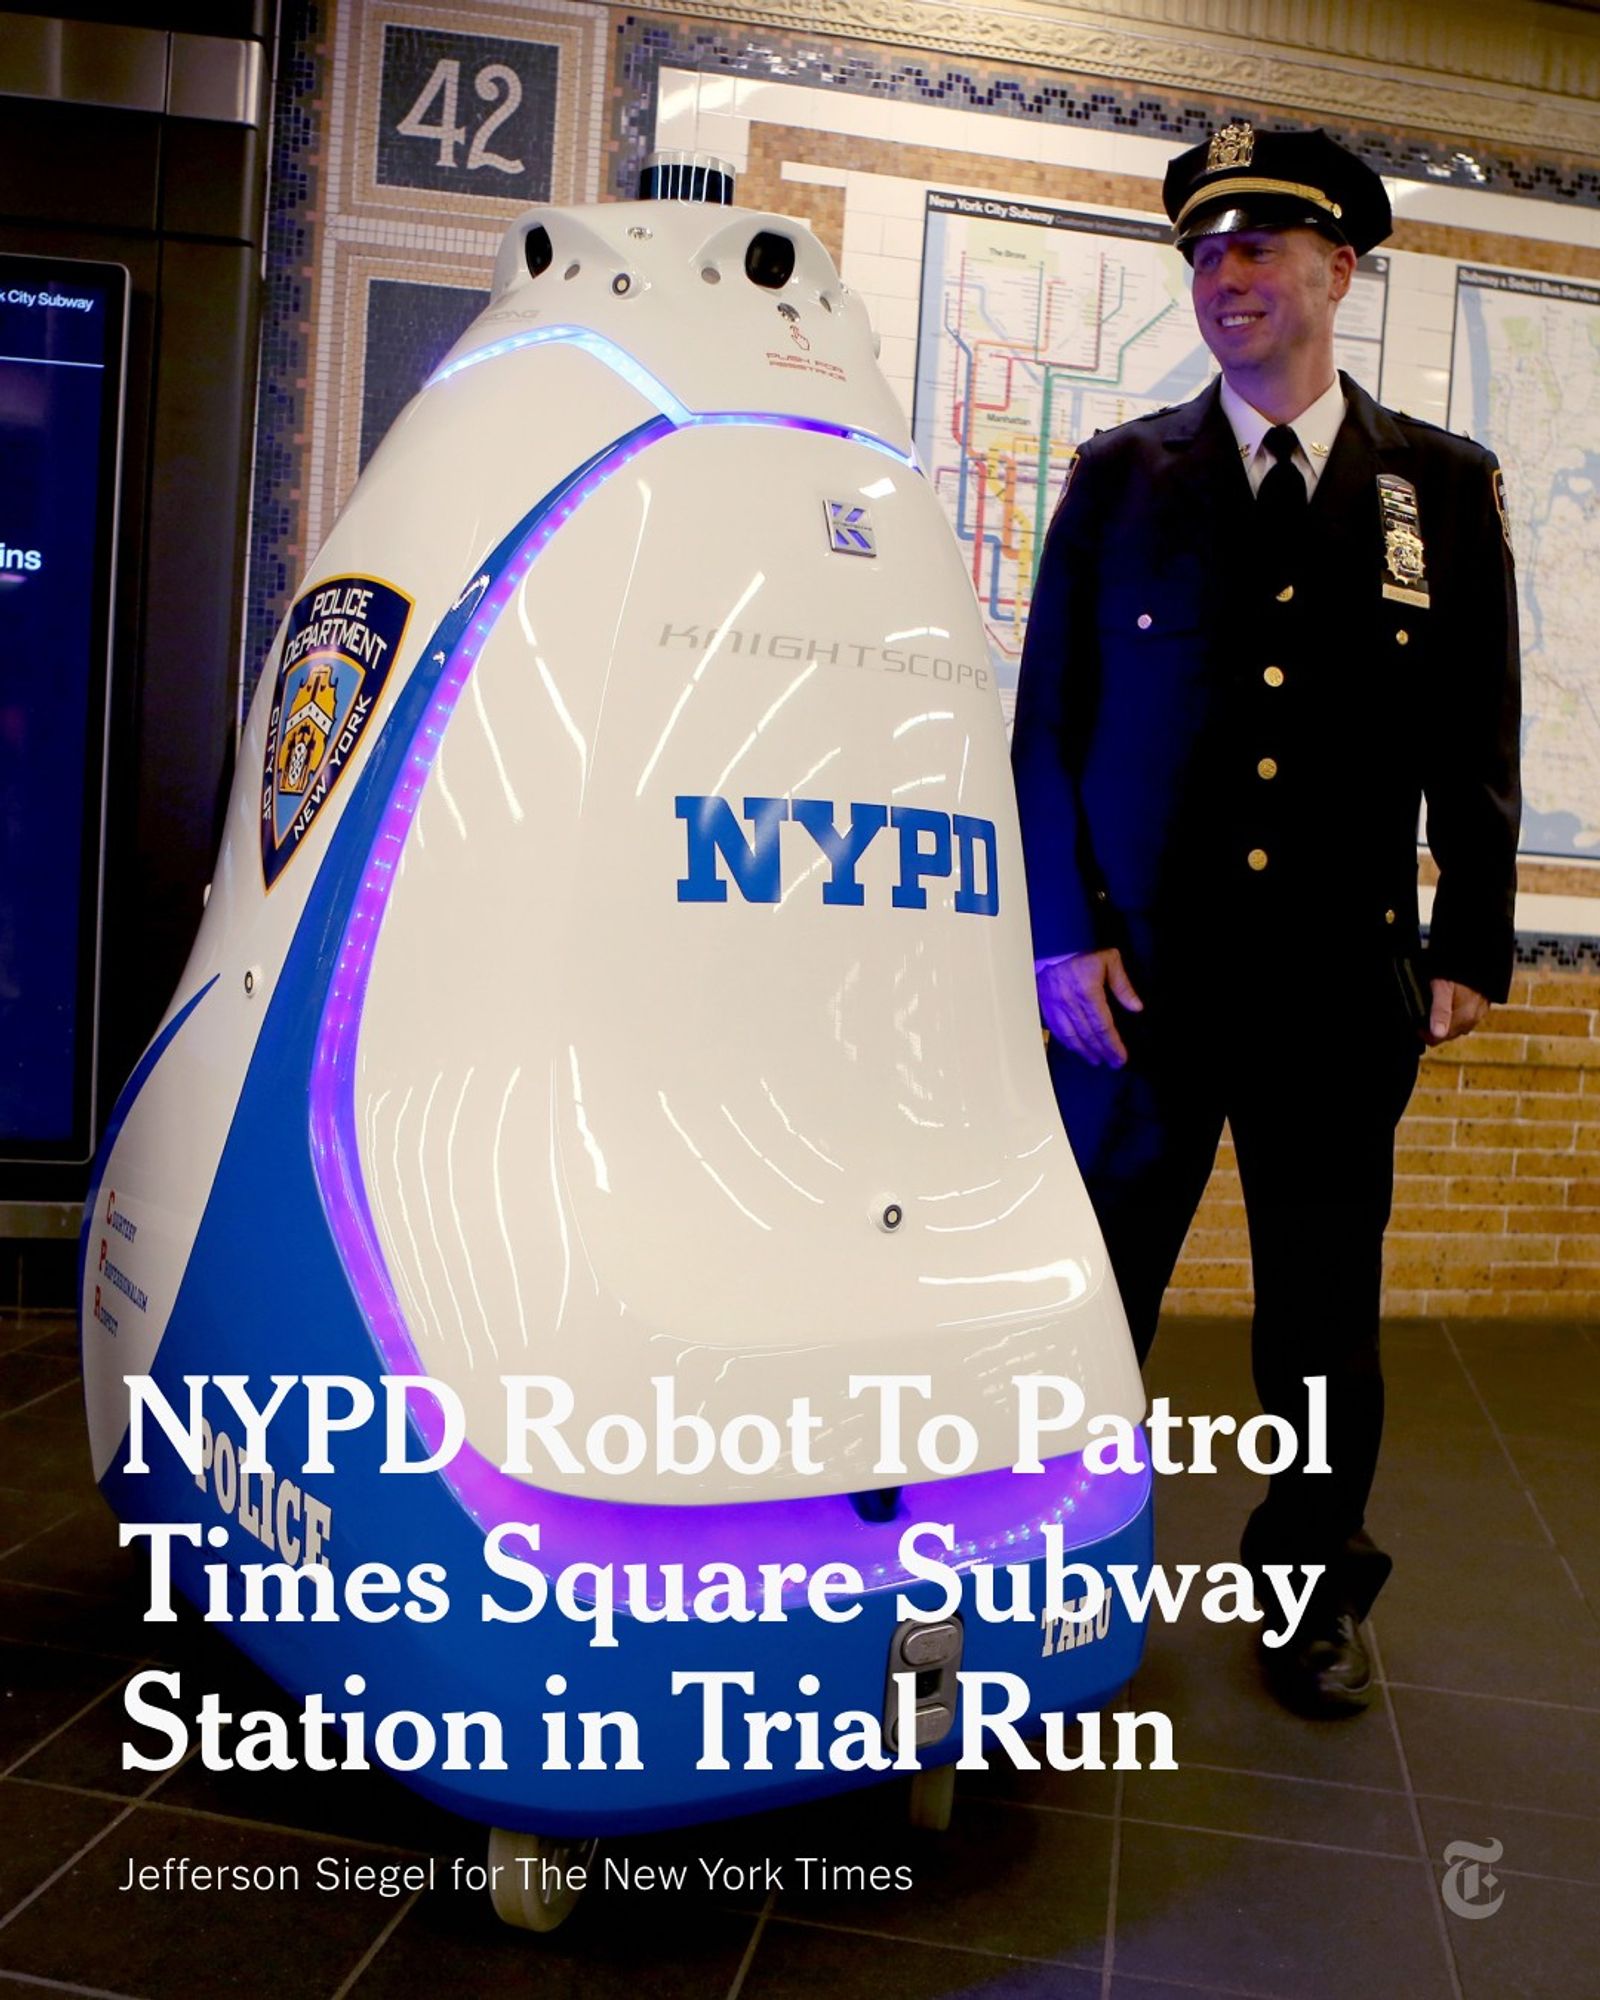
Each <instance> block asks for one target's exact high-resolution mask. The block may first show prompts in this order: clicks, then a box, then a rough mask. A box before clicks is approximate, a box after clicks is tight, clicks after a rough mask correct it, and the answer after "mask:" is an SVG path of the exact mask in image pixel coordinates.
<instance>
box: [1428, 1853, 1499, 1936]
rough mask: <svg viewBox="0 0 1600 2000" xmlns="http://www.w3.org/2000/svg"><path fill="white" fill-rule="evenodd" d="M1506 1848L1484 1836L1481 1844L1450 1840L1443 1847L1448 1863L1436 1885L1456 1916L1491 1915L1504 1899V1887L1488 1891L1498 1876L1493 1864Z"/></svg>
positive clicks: (1493, 1885) (1476, 1916) (1446, 1905)
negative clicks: (1495, 1891) (1448, 1843)
mask: <svg viewBox="0 0 1600 2000" xmlns="http://www.w3.org/2000/svg"><path fill="white" fill-rule="evenodd" d="M1504 1852H1505V1849H1504V1847H1502V1846H1501V1844H1500V1842H1499V1841H1498V1840H1486V1841H1485V1842H1484V1843H1483V1845H1482V1846H1481V1847H1480V1846H1478V1845H1477V1844H1476V1842H1474V1841H1470V1840H1452V1841H1451V1843H1450V1845H1449V1846H1448V1847H1447V1848H1446V1849H1445V1851H1444V1858H1445V1860H1446V1861H1448V1862H1449V1864H1450V1866H1449V1867H1448V1868H1447V1869H1446V1870H1445V1876H1444V1881H1443V1882H1442V1883H1441V1884H1440V1885H1439V1893H1440V1895H1441V1896H1443V1898H1444V1901H1445V1907H1446V1909H1448V1910H1451V1911H1453V1912H1454V1914H1455V1915H1456V1916H1458V1917H1471V1918H1474V1919H1476V1918H1478V1917H1492V1916H1493V1915H1494V1913H1495V1911H1496V1910H1498V1909H1499V1907H1500V1905H1501V1904H1502V1903H1503V1902H1504V1901H1505V1899H1506V1892H1505V1890H1504V1889H1502V1890H1501V1891H1500V1893H1499V1894H1498V1895H1491V1893H1490V1891H1491V1890H1493V1889H1494V1887H1495V1885H1496V1883H1497V1882H1498V1881H1499V1879H1500V1878H1499V1877H1498V1876H1497V1875H1496V1874H1495V1873H1494V1872H1493V1869H1494V1864H1495V1862H1497V1861H1498V1860H1499V1859H1500V1857H1501V1855H1502V1854H1504Z"/></svg>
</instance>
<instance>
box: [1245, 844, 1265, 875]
mask: <svg viewBox="0 0 1600 2000" xmlns="http://www.w3.org/2000/svg"><path fill="white" fill-rule="evenodd" d="M1245 860H1246V861H1248V862H1249V864H1250V866H1251V867H1252V868H1253V869H1254V870H1255V872H1256V873H1257V874H1258V875H1259V874H1260V873H1261V871H1262V869H1263V868H1265V867H1266V865H1267V850H1266V849H1265V848H1264V847H1252V848H1251V850H1250V852H1249V853H1248V854H1247V855H1246V856H1245Z"/></svg>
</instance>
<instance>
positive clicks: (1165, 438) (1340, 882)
mask: <svg viewBox="0 0 1600 2000" xmlns="http://www.w3.org/2000/svg"><path fill="white" fill-rule="evenodd" d="M1163 192H1164V199H1165V203H1166V208H1167V213H1168V215H1169V216H1170V217H1171V219H1172V222H1173V225H1174V234H1175V241H1176V243H1177V246H1178V248H1179V249H1180V250H1181V251H1182V252H1183V254H1184V256H1185V257H1186V258H1187V259H1188V261H1189V263H1190V264H1191V266H1192V267H1193V273H1194V293H1193V297H1194V310H1195V316H1196V319H1197V320H1198V322H1199V327H1200V332H1201V336H1202V338H1203V339H1204V340H1205V343H1206V345H1207V346H1208V347H1209V348H1210V350H1211V352H1212V354H1213V355H1214V356H1215V357H1216V359H1217V361H1218V363H1219V364H1220V367H1221V370H1222V375H1221V380H1220V382H1213V383H1212V384H1211V385H1210V387H1208V388H1207V389H1206V390H1204V391H1203V392H1202V393H1201V394H1200V395H1199V396H1197V397H1196V398H1195V399H1194V400H1193V401H1192V402H1190V403H1186V404H1184V405H1182V406H1181V407H1178V408H1175V409H1169V410H1163V411H1161V412H1159V413H1158V414H1156V415H1154V416H1150V417H1143V418H1139V419H1137V420H1136V421H1134V422H1132V423H1127V424H1123V425H1120V426H1119V427H1118V428H1116V429H1115V430H1111V431H1105V432H1101V433H1098V434H1097V435H1096V436H1095V437H1094V438H1093V439H1091V440H1090V441H1089V442H1088V443H1086V444H1084V445H1083V446H1082V447H1081V449H1080V450H1079V452H1078V454H1077V456H1076V459H1075V461H1074V463H1073V466H1072V469H1071V471H1070V473H1069V476H1068V481H1067V484H1066V486H1065V487H1064V489H1063V491H1062V495H1061V498H1060V502H1059V504H1058V506H1057V508H1056V512H1055V516H1054V519H1053V521H1052V523H1051V527H1050V531H1049V535H1048V538H1047V540H1046V543H1045V547H1044V551H1043V556H1042V560H1041V564H1040V569H1039V576H1038V581H1037V586H1036V590H1035V595H1034V599H1033V607H1032V611H1031V614H1030V616H1029V620H1028V628H1027V642H1026V645H1025V648H1024V652H1023V664H1022V678H1021V685H1020V688H1019V692H1018V700H1017V715H1016V728H1015V734H1014V763H1015V770H1016V779H1017V792H1018V800H1019V805H1020V809H1021V815H1022V833H1023V845H1024V853H1025V857H1026V862H1027V878H1028V895H1029V900H1030V903H1031V906H1032V912H1033V930H1034V950H1035V954H1036V965H1037V974H1038V988H1039V1001H1040V1007H1041V1011H1042V1013H1043V1016H1044V1020H1045V1024H1046V1026H1047V1027H1048V1029H1049V1031H1050V1040H1051V1047H1050V1062H1051V1071H1052V1075H1053V1079H1054V1082H1055V1087H1056V1093H1057V1097H1058V1099H1059V1102H1060V1105H1061V1111H1062V1116H1063V1118H1064V1120H1065V1123H1066V1127H1067V1131H1068V1134H1069V1136H1070V1137H1071V1140H1072V1145H1073V1149H1074V1152H1075V1153H1076V1155H1077V1158H1078V1161H1079V1164H1080V1166H1081V1167H1082V1169H1083V1172H1084V1176H1085V1179H1086V1181H1087V1183H1088V1187H1089V1192H1090V1195H1091V1197H1092V1198H1093V1201H1094V1204H1095V1208H1096V1211H1097V1213H1098V1214H1099V1217H1100V1221H1101V1225H1102V1227H1103V1229H1104V1232H1105V1238H1106V1244H1107V1249H1108V1251H1109V1254H1110V1258H1111V1263H1112V1267H1113V1269H1114V1271H1115V1273H1116V1277H1117V1281H1118V1284H1119V1286H1120V1288H1121V1291H1122V1296H1123V1299H1124V1302H1125V1304H1126V1306H1127V1310H1128V1316H1129V1320H1130V1323H1131V1325H1132V1329H1133V1333H1134V1339H1135V1342H1136V1345H1137V1347H1138V1350H1139V1354H1140V1358H1141V1360H1142V1359H1143V1356H1144V1354H1145V1353H1146V1352H1147V1350H1148V1348H1149V1346H1150V1343H1151V1340H1152V1339H1153V1337H1154V1334H1155V1328H1156V1317H1157V1313H1158V1311H1159V1308H1160V1303H1161V1297H1162V1293H1163V1292H1164V1290H1165V1288H1166V1285H1167V1282H1168V1280H1169V1278H1170V1277H1171V1274H1172V1270H1173V1266H1174V1264H1175V1263H1176V1261H1177V1258H1178V1254H1179V1251H1180V1249H1181V1247H1182V1244H1183V1240H1184V1237H1185V1234H1186V1233H1187V1230H1188V1227H1189V1224H1190V1221H1191V1220H1192V1218H1193V1216H1194V1212H1195V1209H1196V1206H1197V1205H1198V1203H1199V1200H1200V1197H1201V1194H1202V1192H1203V1191H1204V1188H1205V1184H1206V1180H1207V1178H1208V1176H1209V1174H1210V1171H1211V1167H1212V1164H1213V1161H1214V1158H1215V1154H1216V1148H1217V1143H1218V1140H1219V1137H1220V1134H1221V1130H1222V1126H1223V1121H1224V1120H1225V1119H1226V1120H1227V1121H1228V1122H1229V1125H1230V1127H1231V1131H1232V1136H1233V1141H1234V1147H1235V1151H1236V1156H1237V1160H1238V1167H1239V1175H1240V1179H1241V1182H1242V1184H1243V1190H1244V1200H1245V1212H1246V1218H1247V1222H1248V1227H1249V1237H1250V1253H1251V1262H1252V1275H1253V1280H1254V1292H1255V1316H1254V1322H1253V1329H1252V1362H1253V1367H1254V1372H1255V1382H1256V1391H1257V1394H1258V1396H1259V1397H1260V1400H1261V1403H1262V1407H1263V1408H1264V1409H1265V1410H1267V1411H1269V1412H1272V1413H1274V1414H1276V1415H1279V1416H1282V1417H1285V1418H1287V1419H1288V1420H1289V1422H1290V1423H1292V1424H1293V1425H1294V1426H1295V1430H1296V1433H1297V1436H1298V1437H1299V1438H1300V1439H1301V1440H1302V1441H1304V1440H1305V1438H1306V1435H1307V1418H1308V1396H1309V1394H1310V1392H1309V1391H1308V1389H1307V1388H1306V1386H1305V1385H1306V1378H1308V1377H1312V1378H1315V1377H1324V1378H1326V1382H1327V1397H1328V1425H1329V1461H1330V1464H1331V1468H1332V1469H1331V1471H1330V1472H1325V1473H1324V1472H1311V1471H1306V1470H1304V1469H1302V1467H1303V1458H1304V1451H1303V1449H1302V1453H1301V1456H1300V1457H1297V1458H1296V1460H1295V1461H1294V1463H1293V1464H1291V1465H1289V1466H1287V1467H1286V1468H1285V1469H1284V1470H1283V1471H1281V1472H1279V1473H1278V1474H1277V1475H1275V1476H1274V1478H1273V1479H1272V1481H1271V1483H1270V1486H1269V1489H1268V1492H1267V1496H1266V1498H1265V1499H1264V1500H1263V1502H1262V1504H1261V1505H1260V1506H1259V1507H1258V1508H1257V1509H1256V1511H1255V1513H1254V1514H1253V1515H1252V1516H1251V1518H1250V1520H1249V1522H1248V1524H1247V1526H1246V1528H1245V1534H1244V1545H1243V1554H1244V1559H1245V1560H1246V1561H1247V1562H1249V1563H1251V1564H1252V1565H1257V1566H1259V1565H1260V1564H1262V1563H1267V1562H1291V1563H1318V1564H1323V1565H1325V1566H1326V1574H1325V1575H1324V1577H1323V1579H1322V1582H1321V1584H1320V1585H1319V1586H1318V1589H1317V1591H1316V1593H1315V1595H1314V1597H1313V1600H1312V1605H1311V1608H1310V1610H1309V1612H1308V1614H1307V1616H1306V1618H1305V1619H1304V1620H1303V1622H1302V1624H1301V1626H1300V1629H1299V1632H1298V1633H1297V1635H1296V1643H1295V1645H1294V1647H1293V1649H1289V1648H1285V1649H1281V1650H1280V1652H1278V1653H1272V1652H1267V1651H1264V1652H1263V1659H1264V1661H1265V1662H1266V1664H1267V1665H1268V1667H1269V1673H1270V1678H1271V1681H1272V1684H1273V1687H1274V1691H1275V1692H1276V1693H1277V1694H1278V1696H1279V1698H1280V1699H1282V1700H1283V1701H1285V1702H1286V1703H1287V1704H1288V1705H1289V1706H1291V1707H1293V1708H1296V1709H1298V1710H1300V1711H1301V1712H1304V1713H1310V1714H1317V1715H1337V1714H1346V1713H1350V1712H1353V1711H1354V1710H1356V1709H1359V1708H1360V1707H1362V1706H1364V1705H1365V1703H1366V1700H1367V1698H1368V1690H1369V1682H1370V1667H1369V1663H1368V1659H1367V1654H1366V1651H1365V1648H1364V1645H1363V1642H1362V1637H1361V1633H1360V1629H1359V1628H1360V1623H1361V1620H1362V1619H1364V1618H1365V1616H1366V1613H1367V1611H1368V1609H1369V1607H1370V1606H1371V1603H1372V1600H1373V1598H1374V1597H1375V1595H1376V1594H1377V1592H1378V1590H1379V1588H1380V1587H1381V1586H1382V1584H1383V1582H1384V1580H1385V1578H1386V1577H1387V1575H1388V1573H1389V1569H1390V1566H1391V1565H1390V1559H1389V1557H1388V1556H1387V1555H1385V1554H1383V1553H1382V1552H1381V1551H1380V1550H1379V1549H1378V1548H1377V1547H1376V1545H1375V1544H1374V1543H1373V1541H1372V1539H1371V1538H1370V1536H1369V1535H1368V1534H1367V1532H1366V1529H1365V1511H1366V1503H1367V1496H1368V1492H1369V1489H1370V1487H1371V1483H1372V1478H1373V1473H1374V1470H1375V1467H1376V1464H1377V1457H1378V1443H1379V1438H1380V1434H1381V1431H1382V1424H1383V1378H1382V1374H1381V1372H1380V1368H1379V1357H1378V1302H1379V1287H1380V1279H1381V1254H1382V1240H1383V1232H1384V1228H1385V1226H1386V1224H1387V1222H1388V1218H1389V1210H1390V1205H1391V1197H1392V1191H1393V1175H1394V1131H1395V1126H1396V1124H1397V1122H1398V1120H1399V1118H1400V1115H1401V1113H1402V1111H1403V1110H1404V1108H1405V1104H1406V1100H1407V1098H1408V1097H1409V1095H1410V1093H1411V1090H1412V1087H1413V1085H1414V1083H1415V1080H1416V1071H1417V1060H1418V1056H1419V1053H1420V1049H1421V1047H1422V1046H1423V1045H1424V1044H1436V1043H1440V1042H1446V1041H1449V1040H1451V1039H1453V1038H1454V1037H1456V1036H1458V1035H1464V1034H1467V1033H1470V1032H1471V1030H1472V1029H1473V1028H1475V1027H1476V1026H1478V1025H1479V1024H1480V1023H1481V1022H1482V1020H1483V1019H1484V1017H1485V1015H1486V1014H1487V1012H1488V1009H1489V1004H1490V1002H1491V1001H1493V1000H1498V999H1503V998H1504V997H1505V993H1506V988H1507V985H1508V982H1509V978H1510V969H1511V963H1512V944H1513V908H1514V894H1515V850H1516V841H1517V824H1518V816H1519V810H1520V806H1519V795H1518V785H1517V775H1516V763H1517V741H1518V672H1517V632H1516V600H1515V590H1514V583H1513V578H1512V569H1511V557H1510V548H1509V542H1508V539H1507V536H1506V533H1505V516H1504V505H1503V494H1502V492H1501V488H1500V482H1499V472H1498V469H1497V466H1496V463H1495V460H1494V458H1493V456H1492V455H1491V454H1490V453H1489V452H1487V451H1485V450H1483V449H1482V448H1481V447H1479V446H1478V445H1476V444H1473V443H1471V442H1469V441H1468V440H1466V439H1464V438H1460V437H1455V436H1452V435H1450V434H1449V433H1447V432H1445V431H1442V430H1439V429H1437V428H1435V427H1434V426H1433V425H1430V424H1425V423H1421V422H1418V421H1416V420H1415V419H1413V418H1410V417H1407V416H1404V415H1401V414H1399V413H1397V412H1394V411H1390V410H1386V409H1384V408H1382V407H1380V406H1379V405H1378V404H1377V403H1375V402H1374V401H1373V400H1372V398H1371V397H1370V396H1368V395H1367V394H1366V393H1365V391H1364V390H1362V389H1361V388H1359V387H1358V386H1357V385H1356V383H1354V382H1353V381H1352V380H1351V379H1350V378H1349V377H1348V376H1346V375H1342V374H1340V373H1339V372H1338V371H1337V370H1336V369H1335V366H1334V358H1333V330H1334V317H1335V313H1336V311H1337V309H1338V306H1339V303H1340V301H1341V300H1342V299H1343V298H1345V296H1346V295H1347V293H1348V292H1349V289H1350V285H1351V280H1352V276H1353V274H1354V271H1355V268H1356V259H1357V257H1358V255H1359V254H1362V253H1364V252H1365V251H1367V250H1369V249H1370V248H1371V247H1372V246H1373V245H1374V244H1375V243H1378V242H1381V241H1382V240H1383V238H1384V237H1385V236H1386V235H1387V234H1388V233H1389V230H1390V228H1391V226H1392V224H1391V217H1390V210H1389V202H1388V197H1387V195H1386V194H1385V192H1384V188H1383V184H1382V182H1381V181H1380V180H1379V179H1378V177H1377V175H1376V174H1374V173H1373V172H1372V171H1371V170H1370V169H1369V168H1368V167H1366V166H1365V165H1364V164H1363V163H1362V162H1361V161H1360V160H1358V159H1356V158H1355V157H1354V155H1353V154H1351V153H1349V152H1347V151H1345V150H1344V149H1343V148H1342V147H1340V146H1338V145H1336V144H1335V143H1334V142H1333V141H1332V140H1330V139H1329V138H1328V137H1327V135H1326V134H1325V133H1322V132H1300V133H1279V132H1257V131H1254V130H1253V129H1252V128H1251V127H1250V126H1249V125H1247V124H1233V125H1229V126H1227V127H1225V128H1223V129H1222V130H1221V131H1219V132H1217V133H1216V134H1215V135H1214V137H1213V138H1212V139H1211V141H1210V142H1209V144H1202V145H1199V146H1196V147H1194V148H1193V149H1192V150H1190V151H1189V152H1186V153H1184V154H1182V155H1181V156H1180V157H1179V158H1177V159H1176V160H1174V162H1173V163H1172V166H1171V169H1170V170H1169V172H1168V174H1167V177H1166V183H1165V187H1164V190H1163ZM1424 802H1425V804H1426V824H1427V838H1428V842H1429V845H1430V847H1431V849H1432V851H1433V854H1434V857H1435V859H1436V860H1437V862H1438V864H1439V883H1438V888H1437V892H1436V896H1435V901H1434V906H1433V914H1432V922H1431V926H1430V934H1429V939H1428V946H1427V950H1426V952H1425V953H1424V952H1422V950H1421V949H1420V946H1419V933H1418V919H1417V899H1416V834H1417V827H1418V819H1419V808H1420V807H1421V806H1422V804H1423V803H1424Z"/></svg>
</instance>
